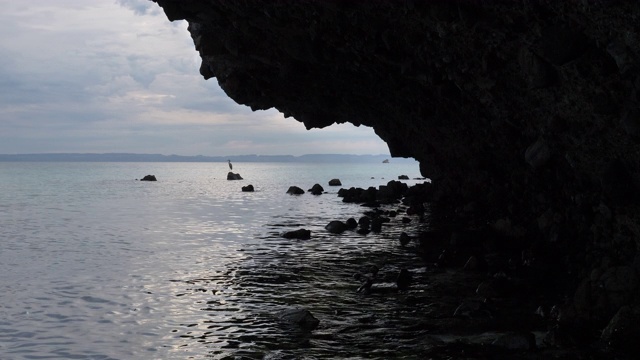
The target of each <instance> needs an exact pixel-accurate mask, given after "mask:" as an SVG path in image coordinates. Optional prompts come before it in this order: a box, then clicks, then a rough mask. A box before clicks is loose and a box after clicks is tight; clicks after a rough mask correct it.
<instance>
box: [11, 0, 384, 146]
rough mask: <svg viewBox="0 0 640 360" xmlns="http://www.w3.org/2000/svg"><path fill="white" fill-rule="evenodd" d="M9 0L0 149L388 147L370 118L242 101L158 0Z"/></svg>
mask: <svg viewBox="0 0 640 360" xmlns="http://www.w3.org/2000/svg"><path fill="white" fill-rule="evenodd" d="M0 6H1V7H2V9H3V11H2V12H0V32H1V33H2V34H3V36H2V37H0V153H33V152H121V151H122V152H140V153H163V154H181V155H199V154H202V155H227V154H233V153H254V154H265V155H269V154H292V155H302V154H304V153H309V152H331V153H344V152H348V153H388V150H387V147H386V144H384V143H383V142H382V141H381V140H380V139H378V138H377V136H376V135H375V134H374V133H373V131H372V130H371V129H368V128H364V127H361V128H355V127H353V126H351V125H340V126H336V125H334V126H331V127H327V128H325V129H322V130H311V131H307V130H306V129H305V127H304V125H303V124H301V123H299V122H297V121H295V120H293V119H291V118H289V119H284V117H283V116H282V114H280V113H278V112H277V111H275V110H268V111H258V112H252V111H251V109H249V108H248V107H245V106H240V105H238V104H236V103H235V102H234V101H233V100H231V99H230V98H228V97H227V96H226V94H224V92H223V91H222V90H221V89H220V88H219V86H218V84H217V81H216V79H210V80H208V81H205V80H204V79H203V78H202V77H201V76H200V74H199V67H200V59H199V57H198V54H197V52H196V51H195V49H194V46H193V41H192V39H191V37H190V35H189V33H188V31H187V29H186V28H187V24H186V23H185V22H183V21H177V22H173V23H172V22H169V21H168V20H167V19H166V17H165V16H164V14H163V13H162V10H161V9H160V7H159V6H157V4H155V3H153V2H151V1H148V0H117V1H116V0H114V1H104V0H56V1H51V0H29V1H9V0H0Z"/></svg>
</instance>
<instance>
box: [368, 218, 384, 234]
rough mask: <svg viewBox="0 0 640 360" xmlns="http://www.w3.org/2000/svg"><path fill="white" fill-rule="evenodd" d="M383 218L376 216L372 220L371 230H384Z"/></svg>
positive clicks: (376, 231) (377, 231)
mask: <svg viewBox="0 0 640 360" xmlns="http://www.w3.org/2000/svg"><path fill="white" fill-rule="evenodd" d="M382 223H383V221H382V219H381V218H379V217H377V218H374V219H373V220H371V231H373V232H375V233H379V232H381V231H382Z"/></svg>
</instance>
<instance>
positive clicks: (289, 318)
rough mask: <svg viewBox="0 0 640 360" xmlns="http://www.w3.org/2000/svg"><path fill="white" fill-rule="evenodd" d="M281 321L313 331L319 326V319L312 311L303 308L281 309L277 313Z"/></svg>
mask: <svg viewBox="0 0 640 360" xmlns="http://www.w3.org/2000/svg"><path fill="white" fill-rule="evenodd" d="M277 317H278V319H280V321H284V322H286V323H289V324H292V325H296V326H299V327H300V328H301V329H303V330H307V331H311V330H314V329H316V328H317V327H318V325H319V324H320V320H318V319H317V318H316V317H315V316H313V314H311V312H310V311H309V310H307V309H303V308H293V309H287V310H284V311H281V312H280V313H278V314H277Z"/></svg>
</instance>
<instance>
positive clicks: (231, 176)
mask: <svg viewBox="0 0 640 360" xmlns="http://www.w3.org/2000/svg"><path fill="white" fill-rule="evenodd" d="M227 180H242V176H240V174H235V173H232V172H231V171H229V172H228V173H227Z"/></svg>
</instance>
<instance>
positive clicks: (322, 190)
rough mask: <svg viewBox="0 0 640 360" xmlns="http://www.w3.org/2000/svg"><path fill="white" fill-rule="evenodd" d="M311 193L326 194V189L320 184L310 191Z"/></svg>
mask: <svg viewBox="0 0 640 360" xmlns="http://www.w3.org/2000/svg"><path fill="white" fill-rule="evenodd" d="M309 192H310V193H311V194H313V195H320V194H322V193H323V192H324V188H323V187H322V186H320V184H315V185H313V186H312V187H311V189H309Z"/></svg>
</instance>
